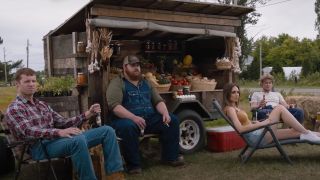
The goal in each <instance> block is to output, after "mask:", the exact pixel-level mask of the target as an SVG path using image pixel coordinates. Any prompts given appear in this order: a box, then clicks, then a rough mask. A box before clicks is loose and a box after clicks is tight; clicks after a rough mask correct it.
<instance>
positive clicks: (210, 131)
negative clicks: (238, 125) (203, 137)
mask: <svg viewBox="0 0 320 180" xmlns="http://www.w3.org/2000/svg"><path fill="white" fill-rule="evenodd" d="M207 142H208V143H207V144H208V149H209V150H210V151H213V152H226V151H233V150H237V149H241V148H243V147H244V146H245V145H246V143H245V142H244V141H243V140H242V138H241V137H240V136H239V135H238V134H237V133H236V132H235V131H234V129H233V128H232V127H231V126H223V127H217V128H207Z"/></svg>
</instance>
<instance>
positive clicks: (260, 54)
mask: <svg viewBox="0 0 320 180" xmlns="http://www.w3.org/2000/svg"><path fill="white" fill-rule="evenodd" d="M259 59H260V78H261V76H262V74H263V73H262V43H261V40H260V53H259Z"/></svg>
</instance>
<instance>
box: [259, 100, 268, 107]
mask: <svg viewBox="0 0 320 180" xmlns="http://www.w3.org/2000/svg"><path fill="white" fill-rule="evenodd" d="M266 105H267V102H266V100H265V99H262V100H261V101H260V103H259V108H260V107H265V106H266Z"/></svg>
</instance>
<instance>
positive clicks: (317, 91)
mask: <svg viewBox="0 0 320 180" xmlns="http://www.w3.org/2000/svg"><path fill="white" fill-rule="evenodd" d="M244 89H248V90H249V91H250V92H255V91H261V88H244ZM275 90H276V91H277V92H285V93H286V94H288V93H294V94H301V95H316V96H317V95H318V96H319V95H320V87H319V88H275Z"/></svg>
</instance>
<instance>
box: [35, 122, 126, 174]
mask: <svg viewBox="0 0 320 180" xmlns="http://www.w3.org/2000/svg"><path fill="white" fill-rule="evenodd" d="M42 142H43V144H44V145H45V146H46V149H47V151H48V155H49V157H50V158H56V157H65V156H71V160H72V164H73V166H74V168H75V169H76V171H77V173H78V175H79V178H80V180H95V179H97V178H96V176H95V173H94V169H93V165H92V161H91V157H90V154H89V149H88V148H91V147H94V146H97V145H99V144H102V148H103V155H104V168H105V171H106V172H107V173H113V172H118V171H122V170H123V166H122V159H121V155H120V151H119V146H118V142H117V139H116V135H115V132H114V130H113V129H112V128H111V127H109V126H101V127H99V128H95V129H90V130H88V131H86V132H83V133H82V134H80V135H77V136H74V137H72V138H58V139H53V140H43V141H42ZM31 154H32V158H33V159H35V160H41V159H45V158H46V156H45V154H44V151H43V150H42V147H41V144H40V143H37V144H35V145H33V146H32V149H31Z"/></svg>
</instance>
